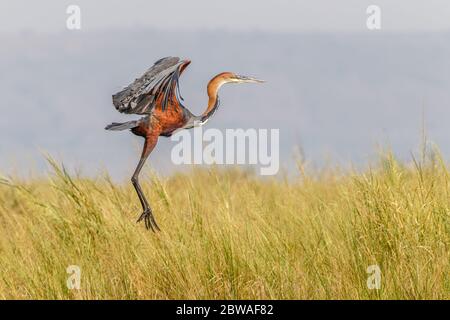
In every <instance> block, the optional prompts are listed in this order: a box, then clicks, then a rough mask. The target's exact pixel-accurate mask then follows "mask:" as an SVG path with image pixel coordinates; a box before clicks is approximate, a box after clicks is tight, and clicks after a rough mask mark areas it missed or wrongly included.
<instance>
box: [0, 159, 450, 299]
mask: <svg viewBox="0 0 450 320" xmlns="http://www.w3.org/2000/svg"><path fill="white" fill-rule="evenodd" d="M50 163H51V164H52V166H53V169H52V172H51V173H50V174H49V176H48V177H47V178H33V179H28V180H24V179H18V178H7V179H6V178H5V179H4V180H1V183H0V298H3V299H5V298H13V299H29V298H32V299H144V298H148V299H174V298H181V299H183V298H192V299H216V298H217V299H449V298H450V194H449V193H450V176H449V175H450V170H449V167H448V166H447V164H446V163H445V162H444V161H442V160H441V158H440V157H439V156H438V155H434V156H430V157H427V160H425V159H421V160H415V161H411V163H410V164H402V163H399V162H398V161H396V160H395V159H394V158H393V157H392V156H391V155H389V154H388V155H384V156H381V157H380V160H379V162H378V165H375V166H372V167H371V168H368V169H367V170H364V171H362V172H356V171H355V172H352V171H348V170H347V171H344V170H339V169H327V170H323V171H321V172H308V170H305V169H304V167H303V166H302V165H299V173H300V174H299V177H297V178H291V179H289V181H288V180H283V179H272V180H261V179H259V178H258V177H257V176H254V175H252V174H250V173H248V172H245V171H240V170H226V171H221V170H217V169H211V170H195V171H193V172H191V173H187V174H177V175H174V176H171V177H168V178H158V177H157V176H155V175H152V174H148V175H147V178H146V179H144V178H143V179H141V181H142V184H143V188H144V191H145V193H146V194H147V195H148V196H149V199H151V202H152V204H153V210H154V212H155V215H156V219H157V220H158V222H159V225H160V227H161V229H162V232H160V233H156V234H155V233H152V232H150V231H147V230H145V229H144V225H143V224H136V219H137V217H138V215H139V214H140V211H141V210H140V205H139V201H138V199H137V196H136V194H135V193H134V190H133V189H132V186H131V184H130V183H129V182H128V181H127V182H124V183H123V184H115V183H112V182H111V179H110V178H109V177H108V176H107V175H102V176H99V177H98V178H95V179H87V178H80V177H72V176H70V175H68V174H67V173H66V172H65V171H64V170H63V169H62V167H61V166H59V165H57V164H56V163H55V162H53V161H51V160H50ZM69 265H77V266H79V267H80V268H81V287H80V289H79V290H77V289H73V290H69V289H68V288H67V284H66V281H67V278H68V276H69V274H68V273H67V272H66V269H67V267H68V266H69ZM371 265H377V266H378V267H379V268H380V270H381V287H380V289H379V290H376V289H369V288H368V286H367V279H368V277H369V276H370V274H368V273H367V268H368V267H369V266H371Z"/></svg>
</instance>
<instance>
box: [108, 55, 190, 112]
mask: <svg viewBox="0 0 450 320" xmlns="http://www.w3.org/2000/svg"><path fill="white" fill-rule="evenodd" d="M184 63H185V61H180V58H177V57H166V58H162V59H160V60H158V61H156V62H155V64H154V65H153V66H152V67H151V68H150V69H148V70H147V71H146V72H145V73H144V74H143V75H142V76H141V77H140V78H138V79H136V80H134V82H133V83H131V84H130V85H129V86H127V87H126V88H124V89H123V90H122V91H120V92H117V93H116V94H114V95H113V104H114V106H115V107H116V109H117V110H118V111H119V112H122V113H127V114H149V113H150V112H151V110H152V109H153V108H154V107H155V104H156V102H157V101H158V99H159V98H160V97H162V99H161V104H162V109H163V110H165V109H166V107H167V103H168V102H169V100H170V101H176V102H178V103H179V102H180V101H179V99H181V100H183V98H182V97H181V95H180V93H179V92H180V91H179V87H178V78H179V76H180V73H181V70H180V69H181V67H182V66H183V64H184ZM174 99H175V100H174Z"/></svg>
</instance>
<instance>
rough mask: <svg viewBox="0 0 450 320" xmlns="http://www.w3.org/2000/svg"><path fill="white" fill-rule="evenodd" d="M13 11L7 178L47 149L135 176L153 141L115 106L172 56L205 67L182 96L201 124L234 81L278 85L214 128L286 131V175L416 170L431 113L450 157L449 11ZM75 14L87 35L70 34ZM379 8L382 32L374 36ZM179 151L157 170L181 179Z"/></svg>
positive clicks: (198, 2) (49, 6)
mask: <svg viewBox="0 0 450 320" xmlns="http://www.w3.org/2000/svg"><path fill="white" fill-rule="evenodd" d="M0 1H1V2H0V43H1V45H0V94H1V97H2V99H1V102H0V114H1V116H0V175H1V174H2V172H10V171H11V168H17V167H20V169H21V171H24V172H25V173H26V172H27V171H28V169H29V168H32V167H33V165H32V164H33V163H37V166H38V168H43V165H42V164H43V162H44V161H43V157H42V155H41V154H40V150H45V151H48V152H50V153H51V154H52V155H55V156H57V157H59V158H60V159H62V160H64V162H65V163H66V164H69V165H73V166H80V167H82V168H85V169H86V171H88V172H92V173H96V172H98V170H99V169H101V168H105V169H107V170H108V171H109V172H110V173H111V174H112V175H113V176H117V177H127V176H129V175H130V174H131V172H132V171H133V169H134V167H135V165H136V161H137V157H138V156H139V152H140V150H139V148H141V145H142V141H141V140H140V138H138V137H134V136H132V135H130V134H129V133H128V132H121V133H111V132H106V131H105V130H104V126H105V125H106V124H108V123H110V122H112V121H121V120H128V119H134V117H129V116H124V115H122V114H119V113H118V112H117V111H116V110H115V109H114V108H113V106H112V104H111V95H112V94H113V93H115V92H117V91H119V90H120V89H121V88H122V87H123V86H125V85H127V84H128V83H129V82H130V81H132V80H133V79H134V78H135V77H137V76H139V75H140V74H142V72H143V71H144V70H145V69H146V68H148V67H149V66H150V65H151V64H152V63H153V62H154V61H156V60H157V59H159V58H161V57H164V56H167V55H174V56H180V57H186V58H189V59H191V60H192V64H191V65H190V67H189V69H188V70H187V72H186V73H185V74H183V77H182V79H181V82H180V86H181V90H182V93H183V96H184V97H185V98H186V99H185V102H186V106H188V107H189V108H190V109H191V111H193V112H194V113H195V114H199V113H201V112H202V111H203V108H204V106H205V104H206V100H207V97H206V92H205V91H206V90H205V86H206V83H207V82H208V81H209V79H211V77H212V76H213V75H215V74H217V73H219V72H221V71H233V72H236V73H240V74H248V75H254V76H257V77H260V78H263V79H265V80H267V83H265V84H264V85H261V86H242V87H225V88H223V89H222V90H221V93H220V96H221V101H222V106H221V108H220V109H219V111H218V112H217V114H216V116H215V117H214V119H213V120H211V121H210V122H209V123H208V125H207V126H208V127H214V128H219V129H225V128H280V148H281V150H280V153H281V154H280V156H281V159H280V162H281V164H282V165H284V164H286V163H291V165H292V164H293V161H292V160H293V149H294V148H296V147H298V146H299V147H301V148H302V149H303V151H304V152H305V156H306V157H307V159H308V160H309V161H311V163H313V164H319V165H320V164H321V163H322V164H323V163H324V162H326V161H327V159H328V156H330V158H331V159H332V160H338V162H341V163H345V164H348V163H350V161H351V162H354V163H357V164H365V163H367V162H368V161H369V160H371V159H372V157H373V154H374V150H375V146H376V145H377V144H378V143H380V144H384V145H386V144H388V145H390V146H391V147H392V148H393V150H394V152H395V153H396V154H397V155H399V156H400V157H401V158H402V159H406V160H408V159H410V153H411V151H414V150H417V146H418V144H419V142H420V134H421V124H422V115H425V124H426V126H427V131H428V134H429V138H430V140H432V141H434V142H436V143H437V144H438V145H439V146H440V147H441V149H442V152H443V154H444V156H445V157H446V158H450V134H449V129H448V123H447V119H448V118H449V117H450V59H449V57H450V1H449V0H446V1H444V0H442V1H437V0H434V1H432V0H429V1H425V0H422V1H421V0H408V1H407V0H383V1H374V0H371V1H365V0H339V1H332V0H328V1H324V0H314V1H313V0H311V1H298V0H297V1H294V0H281V1H257V0H246V1H242V0H241V1H237V0H228V1H212V0H209V1H206V0H191V1H168V2H167V1H165V2H162V1H143V0H142V1H140V0H130V1H125V0H124V1H111V0H109V1H103V0H98V1H92V0H89V1H88V0H86V1H85V0H82V1H74V0H71V1H61V0H54V1H49V0H44V1H43V0H41V1H22V0H15V1H12V0H10V1H5V0H0ZM71 4H77V5H79V6H80V8H81V26H82V29H81V30H80V31H78V30H77V31H70V30H68V29H67V28H66V19H67V17H68V15H67V13H66V8H67V6H68V5H71ZM372 4H375V5H378V6H380V7H381V10H382V11H381V27H382V28H381V30H377V31H370V30H368V29H367V27H366V18H367V14H366V9H367V7H368V5H372ZM255 31H256V32H255ZM424 32H426V33H424ZM172 147H173V143H171V141H169V140H168V139H160V142H159V143H158V146H157V152H154V153H153V154H152V156H151V161H150V163H151V165H152V166H154V167H155V168H156V169H157V170H160V171H164V170H166V172H172V169H173V168H172V167H171V166H170V161H168V159H170V150H171V148H172Z"/></svg>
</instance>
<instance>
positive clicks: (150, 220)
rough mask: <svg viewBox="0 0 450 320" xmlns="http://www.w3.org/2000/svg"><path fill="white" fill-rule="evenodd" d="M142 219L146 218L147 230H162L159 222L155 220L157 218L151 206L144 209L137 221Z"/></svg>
mask: <svg viewBox="0 0 450 320" xmlns="http://www.w3.org/2000/svg"><path fill="white" fill-rule="evenodd" d="M141 220H144V223H145V228H146V229H147V230H148V229H151V230H152V231H153V232H156V231H161V229H159V227H158V224H157V223H156V221H155V218H154V217H153V213H152V209H150V208H147V209H144V212H142V214H141V216H140V217H139V219H138V220H137V222H140V221H141Z"/></svg>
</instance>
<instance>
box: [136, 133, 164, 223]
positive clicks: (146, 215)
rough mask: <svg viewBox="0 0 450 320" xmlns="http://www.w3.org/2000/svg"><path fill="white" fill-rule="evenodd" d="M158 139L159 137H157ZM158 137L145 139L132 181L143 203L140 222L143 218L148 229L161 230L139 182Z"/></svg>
mask: <svg viewBox="0 0 450 320" xmlns="http://www.w3.org/2000/svg"><path fill="white" fill-rule="evenodd" d="M156 139H157V137H156ZM156 139H152V137H148V138H146V139H145V144H144V149H143V150H142V155H141V159H140V160H139V163H138V165H137V167H136V170H135V171H134V173H133V176H132V177H131V182H132V183H133V186H134V189H135V190H136V193H137V195H138V197H139V201H140V202H141V205H142V210H143V212H142V214H141V216H140V217H139V219H138V222H139V221H141V220H144V222H145V227H146V228H147V229H152V230H153V231H155V229H156V230H160V229H159V227H158V225H157V223H156V221H155V218H154V217H153V213H152V209H151V207H150V205H149V203H148V201H147V199H146V198H145V195H144V193H143V192H142V189H141V185H140V184H139V173H140V172H141V169H142V167H143V166H144V163H145V161H146V160H147V158H148V156H149V154H150V152H151V151H152V150H153V148H154V146H155V145H156Z"/></svg>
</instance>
